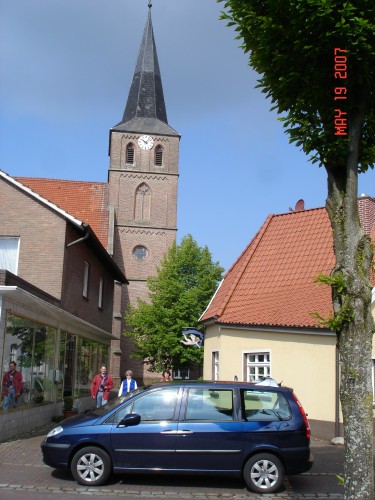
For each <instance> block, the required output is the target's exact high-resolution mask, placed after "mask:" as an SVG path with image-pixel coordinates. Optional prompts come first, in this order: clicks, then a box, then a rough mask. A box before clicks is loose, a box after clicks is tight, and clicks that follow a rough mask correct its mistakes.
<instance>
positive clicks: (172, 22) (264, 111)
mask: <svg viewBox="0 0 375 500" xmlns="http://www.w3.org/2000/svg"><path fill="white" fill-rule="evenodd" d="M147 3H148V2H147V0H12V1H11V2H10V1H9V0H0V70H1V80H0V168H1V169H2V170H4V171H5V172H7V173H8V174H10V175H11V176H28V177H50V178H58V179H73V180H84V181H103V182H106V180H107V171H108V166H109V158H108V136H109V129H110V128H111V127H112V126H114V125H115V124H116V123H118V122H119V121H120V120H121V118H122V113H123V110H124V106H125V102H126V98H127V96H128V92H129V87H130V83H131V79H132V77H133V72H134V67H135V62H136V58H137V55H138V49H139V45H140V42H141V38H142V34H143V28H144V25H145V22H146V17H147V11H148V8H147ZM222 8H223V3H219V4H218V3H217V2H216V1H215V0H178V1H176V0H154V1H153V7H152V19H153V27H154V34H155V40H156V46H157V51H158V58H159V64H160V69H161V75H162V81H163V88H164V97H165V101H166V108H167V115H168V122H169V125H170V126H171V127H173V128H174V129H176V130H177V131H178V132H179V133H180V134H181V136H182V137H181V143H180V180H179V199H178V240H180V239H181V238H182V237H183V236H184V235H186V234H188V233H190V234H192V236H193V237H194V238H195V239H196V240H197V242H198V243H199V245H201V246H205V245H207V246H208V248H209V249H210V251H211V252H212V255H213V259H214V260H215V261H219V262H220V263H221V265H222V266H223V267H224V268H226V269H227V268H228V267H230V266H231V264H232V263H233V262H234V261H235V259H236V258H237V257H238V256H239V254H240V253H241V252H242V251H243V249H244V248H245V246H246V245H247V244H248V243H249V241H250V240H251V239H252V238H253V236H254V235H255V233H256V232H257V231H258V229H259V228H260V226H261V225H262V224H263V222H264V220H265V218H266V217H267V216H268V215H269V214H270V213H282V212H287V211H288V210H289V208H294V206H295V204H296V202H297V201H298V200H299V199H301V198H302V199H303V200H304V201H305V208H314V207H318V206H323V205H324V203H325V198H326V191H327V186H326V174H325V171H324V170H323V169H319V168H318V167H317V166H316V165H313V164H311V163H310V162H309V161H308V159H307V158H306V156H305V155H304V154H303V153H302V152H301V151H299V150H298V149H297V148H296V147H295V146H294V145H291V144H289V142H288V137H287V136H286V135H285V134H284V130H283V127H282V125H281V123H280V122H279V121H278V120H277V115H276V113H275V112H271V111H270V102H269V101H268V100H266V99H265V97H264V94H262V93H261V92H260V91H259V89H255V88H254V87H255V85H256V80H257V78H258V76H257V75H256V74H255V73H254V72H253V71H252V70H251V69H250V67H249V66H248V64H247V56H246V55H245V54H243V52H242V50H241V49H240V48H239V41H237V40H235V33H234V31H233V29H230V28H228V27H226V25H225V22H224V21H220V20H219V19H218V18H219V14H220V10H221V9H222ZM374 176H375V173H374V172H373V171H371V172H369V173H367V174H365V175H362V176H360V186H359V194H361V193H366V194H368V195H375V193H374V189H373V186H374V179H375V177H374Z"/></svg>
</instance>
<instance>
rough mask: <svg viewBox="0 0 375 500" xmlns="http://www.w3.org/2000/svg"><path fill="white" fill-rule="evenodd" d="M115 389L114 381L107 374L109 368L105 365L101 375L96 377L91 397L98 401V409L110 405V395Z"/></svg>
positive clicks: (101, 369) (92, 385)
mask: <svg viewBox="0 0 375 500" xmlns="http://www.w3.org/2000/svg"><path fill="white" fill-rule="evenodd" d="M112 389H113V380H112V377H111V376H110V375H108V373H107V367H106V366H105V365H103V366H102V367H101V368H100V373H98V375H95V377H94V380H93V381H92V384H91V397H92V398H93V399H96V407H97V408H99V406H102V405H105V404H106V403H108V398H109V393H110V391H111V390H112Z"/></svg>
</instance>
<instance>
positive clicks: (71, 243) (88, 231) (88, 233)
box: [66, 224, 90, 248]
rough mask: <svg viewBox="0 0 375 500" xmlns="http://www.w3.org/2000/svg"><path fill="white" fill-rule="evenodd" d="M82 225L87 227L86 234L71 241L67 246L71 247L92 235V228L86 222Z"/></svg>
mask: <svg viewBox="0 0 375 500" xmlns="http://www.w3.org/2000/svg"><path fill="white" fill-rule="evenodd" d="M82 226H83V227H84V229H85V235H84V236H82V238H78V240H75V241H71V242H70V243H68V244H67V245H66V248H69V247H71V246H72V245H75V244H76V243H81V242H82V241H85V240H87V238H88V237H89V236H90V230H89V228H88V227H87V225H86V224H82Z"/></svg>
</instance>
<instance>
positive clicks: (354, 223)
mask: <svg viewBox="0 0 375 500" xmlns="http://www.w3.org/2000/svg"><path fill="white" fill-rule="evenodd" d="M350 130H351V135H350V137H349V153H348V160H347V165H346V166H345V165H342V166H326V170H327V174H328V196H327V201H326V208H327V211H328V214H329V217H330V220H331V226H332V231H333V240H334V250H335V256H336V265H335V268H334V269H333V271H332V278H333V280H334V279H335V277H341V278H344V280H345V281H344V283H345V286H344V287H343V288H339V287H337V286H335V284H333V286H332V299H333V307H334V319H335V320H336V321H335V324H336V326H337V328H336V335H337V344H338V350H339V360H340V401H341V406H342V413H343V423H344V443H345V444H344V447H345V461H344V495H345V499H346V500H354V499H356V500H358V499H361V500H373V498H374V472H373V410H372V365H371V363H372V360H371V354H372V335H373V328H374V324H373V318H372V314H371V283H370V269H371V265H372V259H373V251H372V246H371V242H370V238H369V237H368V236H366V235H365V234H364V231H363V229H362V227H361V224H360V219H359V210H358V199H357V198H358V146H359V143H360V141H359V135H360V130H361V116H360V114H358V116H357V118H356V120H353V122H352V124H351V127H350Z"/></svg>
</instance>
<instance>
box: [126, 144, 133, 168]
mask: <svg viewBox="0 0 375 500" xmlns="http://www.w3.org/2000/svg"><path fill="white" fill-rule="evenodd" d="M126 163H130V164H131V165H133V164H134V146H133V144H132V143H131V142H130V143H129V144H128V145H127V146H126Z"/></svg>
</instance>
